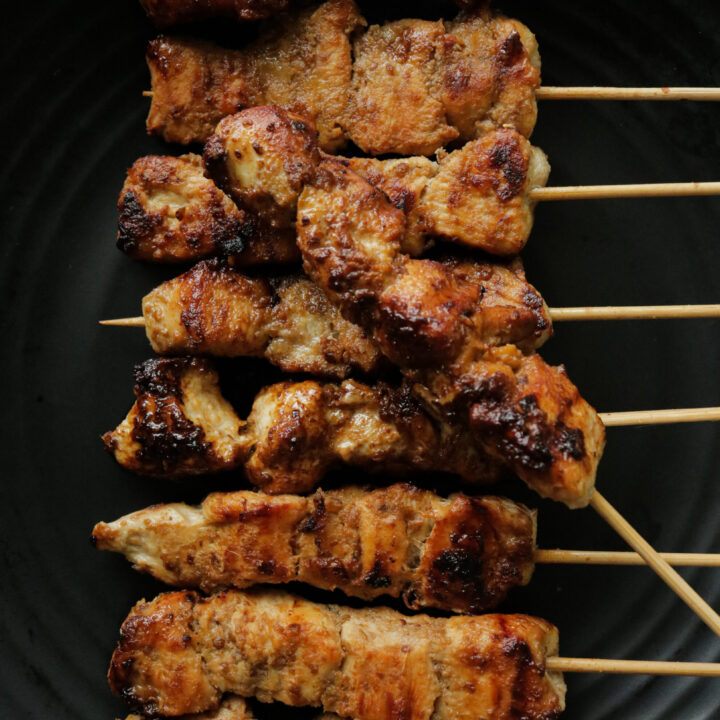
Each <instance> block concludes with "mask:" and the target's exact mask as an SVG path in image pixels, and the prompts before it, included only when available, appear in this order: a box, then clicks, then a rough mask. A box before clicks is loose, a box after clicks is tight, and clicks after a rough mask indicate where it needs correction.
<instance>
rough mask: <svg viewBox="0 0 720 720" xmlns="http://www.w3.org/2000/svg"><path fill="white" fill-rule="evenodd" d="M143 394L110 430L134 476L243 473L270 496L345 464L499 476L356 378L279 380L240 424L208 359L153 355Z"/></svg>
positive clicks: (141, 369) (451, 431) (142, 373)
mask: <svg viewBox="0 0 720 720" xmlns="http://www.w3.org/2000/svg"><path fill="white" fill-rule="evenodd" d="M135 394H136V396H137V399H136V401H135V404H134V405H133V407H132V408H131V410H130V412H129V413H128V415H127V417H126V418H125V420H123V422H122V423H120V425H119V426H118V427H117V428H116V429H115V430H114V431H112V432H108V433H106V434H105V436H104V438H103V439H104V442H105V446H106V448H107V449H108V450H109V451H110V452H112V453H113V455H114V456H115V459H116V460H117V461H118V462H119V463H120V464H121V465H122V466H123V467H126V468H127V469H129V470H132V471H134V472H137V473H140V474H143V475H151V476H158V477H182V476H190V475H198V474H208V473H213V472H220V471H226V470H239V469H243V470H244V473H245V475H246V476H247V478H248V479H249V480H250V482H252V483H253V484H254V485H256V486H258V487H260V488H262V489H263V490H264V491H265V492H268V493H274V494H277V493H287V492H307V491H309V490H312V489H313V488H314V487H316V486H317V485H318V483H319V482H320V481H321V480H322V479H323V477H324V476H325V474H326V473H327V472H328V471H329V470H331V469H332V468H333V467H337V466H338V465H343V464H344V465H351V466H356V467H362V468H364V469H366V470H368V471H371V472H375V471H384V472H389V473H395V474H403V473H407V472H408V471H410V470H417V471H437V472H447V473H453V474H456V475H459V476H460V477H462V478H463V479H465V480H467V481H469V482H473V483H489V482H493V481H495V480H497V479H498V478H499V477H500V476H501V474H502V472H503V471H502V467H501V464H500V463H498V462H497V461H494V460H490V459H489V458H488V457H487V456H486V454H485V453H484V452H482V451H478V449H477V448H476V447H475V446H474V444H473V443H472V442H471V439H470V438H469V436H468V434H467V432H466V431H464V430H463V429H461V428H460V427H458V426H456V425H453V424H452V423H448V422H443V421H440V420H437V419H435V418H431V417H429V416H428V415H427V413H425V412H424V410H423V408H422V407H421V405H420V403H419V402H418V401H417V400H416V399H415V398H414V397H413V395H412V394H411V393H410V392H409V390H408V388H407V387H404V386H401V387H392V386H389V385H386V384H384V383H381V384H379V385H376V386H374V387H372V386H368V385H363V384H361V383H358V382H356V381H354V380H346V381H345V382H343V383H341V384H338V385H336V384H332V383H326V384H321V383H317V382H314V381H306V382H301V383H289V382H285V383H278V384H276V385H271V386H269V387H267V388H265V389H264V390H262V391H261V392H260V393H259V394H258V395H257V397H256V398H255V402H254V403H253V407H252V410H251V412H250V414H249V416H248V418H247V420H246V421H244V422H243V421H242V420H241V419H240V418H239V417H238V416H237V414H236V413H235V411H234V409H233V408H232V406H231V405H230V403H229V402H227V400H225V398H224V397H223V396H222V394H221V391H220V388H219V386H218V376H217V373H216V372H215V370H214V369H213V368H212V365H211V364H210V362H209V361H207V360H201V359H196V358H174V359H159V360H148V361H146V362H144V363H142V364H141V365H138V366H137V367H136V369H135Z"/></svg>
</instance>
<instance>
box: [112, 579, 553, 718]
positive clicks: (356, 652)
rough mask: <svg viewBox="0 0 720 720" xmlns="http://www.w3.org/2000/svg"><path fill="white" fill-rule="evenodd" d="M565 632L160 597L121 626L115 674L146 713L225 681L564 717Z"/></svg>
mask: <svg viewBox="0 0 720 720" xmlns="http://www.w3.org/2000/svg"><path fill="white" fill-rule="evenodd" d="M557 647H558V633H557V629H556V628H555V627H553V626H552V625H551V624H550V623H548V622H546V621H544V620H540V619H538V618H533V617H529V616H527V615H484V616H474V617H473V616H456V617H450V618H431V617H428V616H426V615H416V616H414V617H406V616H403V615H401V614H400V613H397V612H395V611H393V610H390V609H387V608H364V609H360V610H355V609H350V608H345V607H341V606H337V605H319V604H316V603H311V602H308V601H307V600H303V599H300V598H297V597H294V596H292V595H288V594H285V593H280V592H272V591H270V592H268V591H265V592H242V591H238V590H234V591H229V592H226V593H221V594H217V595H212V596H210V597H208V598H200V597H198V596H197V595H196V594H195V593H191V592H190V593H187V592H175V593H168V594H165V595H160V596H159V597H157V598H156V599H155V600H152V601H151V602H140V603H138V604H137V605H136V606H135V607H134V608H133V610H132V612H131V613H130V615H129V616H128V618H127V619H126V620H125V622H124V623H123V627H122V631H121V636H120V642H119V644H118V647H117V649H116V650H115V652H114V654H113V657H112V662H111V665H110V670H109V673H108V677H109V681H110V686H111V688H112V689H113V691H114V692H115V693H117V694H119V695H122V696H123V697H125V698H126V699H127V700H128V701H130V702H133V703H137V704H138V705H140V706H141V707H143V708H144V709H145V711H146V712H150V713H153V714H155V713H159V714H163V715H171V716H175V715H181V714H183V713H189V712H201V711H204V710H208V709H212V708H214V707H217V705H218V703H219V701H220V688H222V690H224V691H225V692H231V693H236V694H238V695H242V696H245V697H248V696H256V697H257V698H258V699H260V700H261V701H263V702H270V701H273V700H275V701H279V702H283V703H285V704H287V705H294V706H303V705H315V706H319V705H321V706H322V707H323V709H325V710H327V711H331V712H337V713H338V714H339V715H341V716H344V717H352V718H355V719H356V720H397V718H404V719H406V720H477V718H480V717H481V718H484V719H485V720H511V718H523V719H524V720H556V719H557V718H558V716H559V715H560V713H561V711H562V710H563V709H564V705H565V700H564V695H565V685H564V682H563V680H562V676H561V675H560V674H559V673H556V672H553V671H548V670H546V660H547V658H548V657H549V656H553V655H555V654H556V653H557Z"/></svg>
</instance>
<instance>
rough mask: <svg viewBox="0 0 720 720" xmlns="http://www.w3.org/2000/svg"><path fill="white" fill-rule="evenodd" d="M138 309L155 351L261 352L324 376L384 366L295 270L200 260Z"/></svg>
mask: <svg viewBox="0 0 720 720" xmlns="http://www.w3.org/2000/svg"><path fill="white" fill-rule="evenodd" d="M143 315H144V316H145V325H146V332H147V336H148V339H149V340H150V343H151V345H152V347H153V350H155V352H157V353H159V354H161V355H181V354H184V355H208V354H209V355H215V356H225V357H238V356H244V357H264V358H266V359H267V360H269V361H270V362H271V363H273V364H274V365H277V366H278V367H280V368H282V369H283V370H284V371H286V372H304V373H312V374H314V375H319V376H322V377H330V378H344V377H347V376H348V375H350V374H351V373H353V372H356V373H357V372H359V373H372V372H375V371H377V370H378V369H379V368H380V367H381V366H382V364H383V358H382V355H381V353H380V352H379V350H378V349H377V348H376V346H375V345H374V343H373V342H372V341H371V340H370V339H369V337H368V335H367V334H366V333H365V331H364V330H362V329H361V328H359V327H358V326H357V325H354V324H352V323H350V322H348V321H347V320H345V319H344V318H343V317H342V315H341V314H340V312H339V310H338V309H337V308H336V307H335V306H334V305H333V304H332V303H331V302H330V301H329V300H328V299H327V297H326V295H325V293H324V292H323V291H322V290H320V289H319V288H318V287H317V286H316V285H315V284H314V283H312V282H311V281H310V280H308V279H307V278H306V277H303V276H301V275H290V276H286V277H278V278H252V277H248V276H247V275H245V274H243V273H241V272H240V271H238V270H235V269H233V268H232V267H230V266H229V265H228V264H227V263H226V262H223V261H219V260H217V259H214V260H209V261H203V262H201V263H199V264H198V265H196V266H195V267H194V268H192V269H191V270H189V271H188V272H186V273H184V274H183V275H180V276H179V277H176V278H174V279H172V280H169V281H167V282H165V283H163V284H162V285H159V286H158V287H157V288H155V289H154V290H153V291H152V292H150V293H149V294H148V295H146V296H145V297H144V298H143Z"/></svg>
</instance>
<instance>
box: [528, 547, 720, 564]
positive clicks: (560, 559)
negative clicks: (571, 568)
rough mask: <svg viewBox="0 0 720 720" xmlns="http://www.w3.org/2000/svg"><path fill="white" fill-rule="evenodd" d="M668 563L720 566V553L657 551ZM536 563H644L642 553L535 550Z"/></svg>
mask: <svg viewBox="0 0 720 720" xmlns="http://www.w3.org/2000/svg"><path fill="white" fill-rule="evenodd" d="M658 555H660V557H661V558H662V559H663V560H665V562H667V563H668V564H669V565H675V566H679V567H720V553H658ZM534 560H535V562H536V563H538V564H553V565H645V564H646V563H645V560H644V559H643V557H642V555H639V554H638V553H634V552H618V551H611V550H536V551H535V557H534Z"/></svg>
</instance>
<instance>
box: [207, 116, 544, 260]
mask: <svg viewBox="0 0 720 720" xmlns="http://www.w3.org/2000/svg"><path fill="white" fill-rule="evenodd" d="M204 159H205V166H206V169H207V171H208V173H209V175H210V176H211V177H212V178H213V179H214V180H215V181H216V182H217V183H218V185H219V186H220V187H221V188H222V189H223V190H225V191H226V192H227V193H228V194H229V195H230V196H231V197H233V199H235V201H236V202H237V203H238V204H239V205H240V207H242V208H245V209H247V210H248V211H253V212H254V214H255V216H256V217H257V218H258V222H260V223H265V224H272V225H273V227H275V228H289V227H290V226H291V225H292V224H293V223H294V222H295V218H296V210H297V202H298V198H299V196H300V193H301V191H302V189H303V187H304V186H305V185H306V184H307V182H308V181H309V180H310V178H311V177H314V176H315V174H316V170H317V167H318V165H320V164H329V163H331V162H338V163H341V164H343V165H345V166H346V167H348V168H350V169H351V170H353V171H354V172H355V173H357V174H359V175H360V176H362V177H364V178H366V179H367V180H368V181H369V182H370V183H371V184H372V185H373V186H375V187H377V188H378V189H379V190H381V191H383V192H384V193H385V194H386V195H387V196H388V198H389V199H390V200H391V202H392V203H393V205H394V206H395V207H396V208H398V210H401V211H402V212H403V213H404V214H405V215H406V219H405V220H404V222H403V227H402V231H401V232H400V234H399V238H400V248H401V249H402V251H403V252H407V253H409V254H411V255H418V254H420V253H421V252H422V251H423V250H424V248H425V245H426V244H427V241H428V238H430V239H432V238H441V239H445V240H451V241H454V242H458V243H461V244H463V245H467V246H470V247H475V248H480V249H482V250H485V251H486V252H489V253H492V254H494V255H514V254H516V253H518V252H519V251H520V250H521V249H522V248H523V247H524V246H525V243H526V242H527V239H528V237H529V235H530V230H531V229H532V221H533V208H534V206H535V203H534V202H533V201H532V199H531V198H530V191H531V190H532V189H533V188H536V187H541V186H544V185H545V183H546V182H547V179H548V177H549V173H550V166H549V165H548V163H547V159H546V157H545V155H544V153H543V152H542V151H541V150H539V149H537V148H534V147H532V145H530V143H529V142H528V141H527V140H526V139H525V138H524V137H522V136H521V135H520V134H519V133H517V132H516V131H515V130H511V129H501V130H497V131H493V132H489V133H487V134H486V135H484V136H483V137H482V138H481V139H479V140H476V141H473V142H470V143H468V144H467V145H465V146H464V147H463V148H461V149H460V150H456V151H455V152H452V153H450V154H449V155H448V154H442V155H441V156H440V159H439V162H437V163H435V162H432V161H430V160H428V159H426V158H408V159H404V160H397V159H396V160H385V161H380V160H374V159H363V158H350V159H343V158H338V159H337V160H336V161H334V160H333V159H330V158H327V157H325V158H321V155H320V153H319V152H318V148H317V144H316V134H315V131H314V129H313V127H312V125H311V124H310V123H309V122H307V121H305V120H303V119H302V118H301V117H300V116H298V115H294V114H292V113H287V112H285V111H284V110H282V109H280V108H277V107H256V108H251V109H249V110H245V111H243V112H241V113H237V114H236V115H232V116H229V117H227V118H225V119H224V120H223V121H222V122H221V123H219V125H218V127H217V129H216V132H215V134H214V135H213V136H212V137H211V138H210V140H209V141H208V143H207V144H206V146H205V153H204ZM353 200H354V198H352V197H348V198H346V202H347V203H348V205H347V207H348V208H349V207H352V204H351V203H352V202H353Z"/></svg>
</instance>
